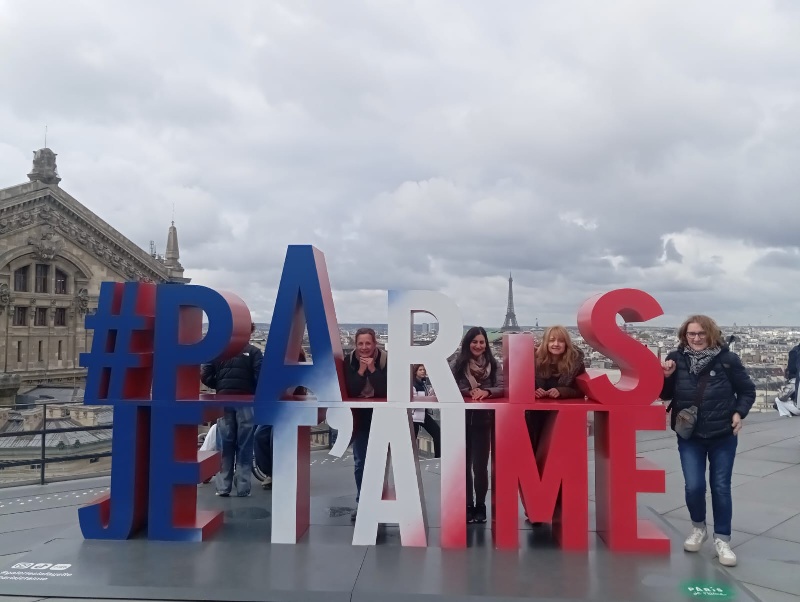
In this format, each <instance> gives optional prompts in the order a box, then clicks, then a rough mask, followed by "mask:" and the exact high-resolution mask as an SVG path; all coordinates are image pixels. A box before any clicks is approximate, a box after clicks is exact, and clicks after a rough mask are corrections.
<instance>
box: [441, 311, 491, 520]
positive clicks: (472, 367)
mask: <svg viewBox="0 0 800 602" xmlns="http://www.w3.org/2000/svg"><path fill="white" fill-rule="evenodd" d="M450 368H451V370H452V371H453V376H454V377H455V379H456V383H457V384H458V388H459V389H460V390H461V394H462V395H463V396H464V397H467V398H470V399H472V400H473V401H477V402H480V401H483V400H484V399H488V398H490V397H501V396H502V394H503V386H502V377H501V375H500V374H499V366H498V365H497V360H495V359H494V356H493V355H492V350H491V349H490V348H489V339H488V337H487V336H486V331H485V330H484V329H483V328H481V327H480V326H473V327H472V328H470V329H469V330H468V331H467V334H465V335H464V339H463V340H462V341H461V350H460V351H459V353H458V356H457V357H456V359H455V361H454V362H453V363H452V365H451V366H450ZM466 420H467V449H466V455H467V522H468V523H485V522H486V493H487V492H488V491H489V453H490V451H491V443H492V428H493V426H494V411H493V410H467V411H466ZM473 475H474V478H473ZM473 483H474V486H475V497H473V492H472V487H473Z"/></svg>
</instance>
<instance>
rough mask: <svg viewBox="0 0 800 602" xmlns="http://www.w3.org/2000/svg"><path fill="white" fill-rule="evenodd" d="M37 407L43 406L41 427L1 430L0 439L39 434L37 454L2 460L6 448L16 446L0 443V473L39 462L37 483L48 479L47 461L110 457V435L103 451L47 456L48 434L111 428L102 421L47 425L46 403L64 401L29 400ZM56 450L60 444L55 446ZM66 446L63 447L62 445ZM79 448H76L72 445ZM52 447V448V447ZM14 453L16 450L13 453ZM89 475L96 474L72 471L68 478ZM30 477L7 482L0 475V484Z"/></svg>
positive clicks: (15, 483) (26, 481)
mask: <svg viewBox="0 0 800 602" xmlns="http://www.w3.org/2000/svg"><path fill="white" fill-rule="evenodd" d="M30 405H32V406H34V407H37V408H42V428H40V429H31V430H20V431H13V432H6V433H0V439H5V438H11V437H28V436H31V435H32V436H34V437H35V436H39V437H40V445H39V457H38V458H36V457H35V456H34V457H28V458H25V459H21V460H5V459H3V456H5V455H6V454H7V453H8V452H12V451H14V449H15V448H2V447H0V468H2V469H3V470H0V475H2V474H3V472H4V471H5V469H8V468H17V467H20V466H31V465H36V464H38V465H39V483H40V484H41V485H44V484H45V483H46V482H47V473H46V467H47V465H48V464H57V463H62V462H75V461H80V460H89V461H90V462H91V461H97V460H99V459H100V458H110V457H111V439H110V438H109V439H108V449H107V450H105V451H100V450H98V451H93V452H85V453H80V454H68V455H51V456H50V457H48V455H47V449H48V448H47V436H48V435H55V434H58V433H82V432H91V431H102V430H110V429H111V428H113V426H112V425H111V424H107V425H106V424H103V425H95V426H72V427H60V428H47V406H48V405H59V406H61V405H63V403H57V404H53V403H52V402H51V404H47V403H32V404H30ZM29 449H30V448H29V447H28V448H24V450H23V451H25V452H27V451H28V450H29ZM55 449H56V450H58V451H59V452H60V451H61V449H62V448H55ZM63 449H66V448H63ZM74 449H78V448H74ZM51 451H53V450H51ZM15 455H16V454H15ZM84 476H85V477H92V476H98V475H97V473H94V474H86V475H83V474H75V475H72V476H71V478H81V477H84ZM29 482H30V479H28V480H22V481H17V482H7V479H2V478H0V487H4V486H8V485H20V484H24V483H29Z"/></svg>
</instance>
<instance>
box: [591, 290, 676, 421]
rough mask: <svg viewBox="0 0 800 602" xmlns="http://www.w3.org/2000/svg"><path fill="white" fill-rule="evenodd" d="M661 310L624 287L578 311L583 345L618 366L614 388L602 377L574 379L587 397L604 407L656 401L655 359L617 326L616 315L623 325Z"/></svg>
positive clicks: (659, 376)
mask: <svg viewBox="0 0 800 602" xmlns="http://www.w3.org/2000/svg"><path fill="white" fill-rule="evenodd" d="M663 313H664V311H663V310H662V309H661V306H660V305H659V304H658V301H656V300H655V299H653V297H651V296H650V295H648V294H647V293H645V292H644V291H640V290H636V289H632V288H625V289H618V290H615V291H611V292H608V293H605V294H601V295H596V296H594V297H592V298H591V299H589V300H587V301H586V302H585V303H584V304H583V305H582V306H581V308H580V309H579V310H578V330H580V332H581V335H583V338H584V339H586V342H587V343H589V344H590V345H591V346H592V347H594V348H595V349H596V350H597V351H599V352H600V353H602V354H603V355H605V356H607V357H610V358H611V359H613V360H614V361H616V362H617V364H618V365H619V367H620V370H621V372H622V377H621V378H620V380H619V382H618V383H617V384H616V385H613V384H611V381H610V380H608V376H606V375H605V374H604V375H602V376H597V377H595V378H592V377H591V376H590V375H588V374H582V375H581V376H579V377H578V382H579V383H580V385H581V388H582V389H583V390H585V391H586V393H587V395H588V396H589V397H591V398H592V399H594V400H595V401H599V402H600V403H602V404H607V405H649V404H651V403H653V401H654V400H656V399H657V398H658V394H659V393H660V392H661V386H662V385H663V383H664V377H663V373H662V371H661V366H660V364H659V362H658V358H657V357H656V356H655V355H653V354H652V353H650V352H649V351H648V350H647V349H646V348H645V346H644V345H642V343H640V342H638V341H636V340H634V339H632V338H631V337H629V336H628V335H627V334H625V333H624V332H623V331H622V330H620V328H619V327H618V326H617V314H619V315H621V316H622V318H623V319H624V320H625V321H626V322H646V321H647V320H651V319H653V318H655V317H658V316H660V315H662V314H663Z"/></svg>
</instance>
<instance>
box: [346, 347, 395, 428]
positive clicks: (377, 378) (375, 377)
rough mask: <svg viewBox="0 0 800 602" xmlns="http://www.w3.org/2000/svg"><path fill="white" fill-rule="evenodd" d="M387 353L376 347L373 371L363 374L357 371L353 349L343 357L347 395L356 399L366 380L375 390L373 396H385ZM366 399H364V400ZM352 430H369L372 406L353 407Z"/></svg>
mask: <svg viewBox="0 0 800 602" xmlns="http://www.w3.org/2000/svg"><path fill="white" fill-rule="evenodd" d="M388 359H389V354H388V353H387V352H386V351H384V350H383V349H378V355H377V357H376V358H375V372H369V371H367V372H365V373H364V376H361V375H360V374H359V373H358V368H359V364H360V362H359V359H358V354H357V353H356V352H355V350H354V351H353V352H352V353H350V354H349V355H348V356H347V357H345V362H344V381H345V385H346V386H347V396H348V397H349V398H351V399H356V398H357V397H358V396H359V395H361V392H362V391H363V390H364V387H365V386H366V384H367V380H369V383H370V384H371V385H372V388H373V389H374V390H375V397H378V398H381V397H386V386H387V376H388V372H387V370H386V363H387V361H388ZM364 401H366V400H364ZM352 412H353V432H355V431H359V430H369V428H370V426H371V425H372V408H353V409H352Z"/></svg>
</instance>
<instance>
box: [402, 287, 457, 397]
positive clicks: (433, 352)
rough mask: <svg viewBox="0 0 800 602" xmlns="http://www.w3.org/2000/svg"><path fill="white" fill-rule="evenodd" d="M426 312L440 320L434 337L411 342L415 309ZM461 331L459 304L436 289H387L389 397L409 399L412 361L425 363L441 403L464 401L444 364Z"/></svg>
mask: <svg viewBox="0 0 800 602" xmlns="http://www.w3.org/2000/svg"><path fill="white" fill-rule="evenodd" d="M415 312H428V313H430V314H432V315H433V316H434V317H435V318H436V319H437V320H438V321H439V330H438V332H437V334H436V340H435V341H433V342H432V343H431V344H430V345H414V344H413V333H414V313H415ZM463 332H464V323H463V322H462V320H461V312H460V311H459V309H458V306H457V305H456V304H455V303H454V302H453V301H452V300H451V299H450V298H448V297H446V296H445V295H443V294H442V293H438V292H435V291H389V340H390V341H391V342H392V358H391V359H390V360H389V362H388V363H389V377H388V387H387V388H388V394H387V398H388V401H390V402H392V401H394V402H403V403H407V402H408V401H409V400H410V399H411V365H412V364H425V369H426V370H427V371H428V374H429V375H430V378H431V384H432V385H433V389H434V391H435V392H436V398H437V400H438V401H440V402H444V403H464V398H463V397H462V396H461V392H460V391H459V390H458V385H456V381H455V379H454V378H453V373H452V372H451V371H450V366H449V365H448V364H447V358H448V357H450V355H452V353H453V351H455V350H456V349H457V348H458V346H459V344H460V343H461V337H462V335H463Z"/></svg>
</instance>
